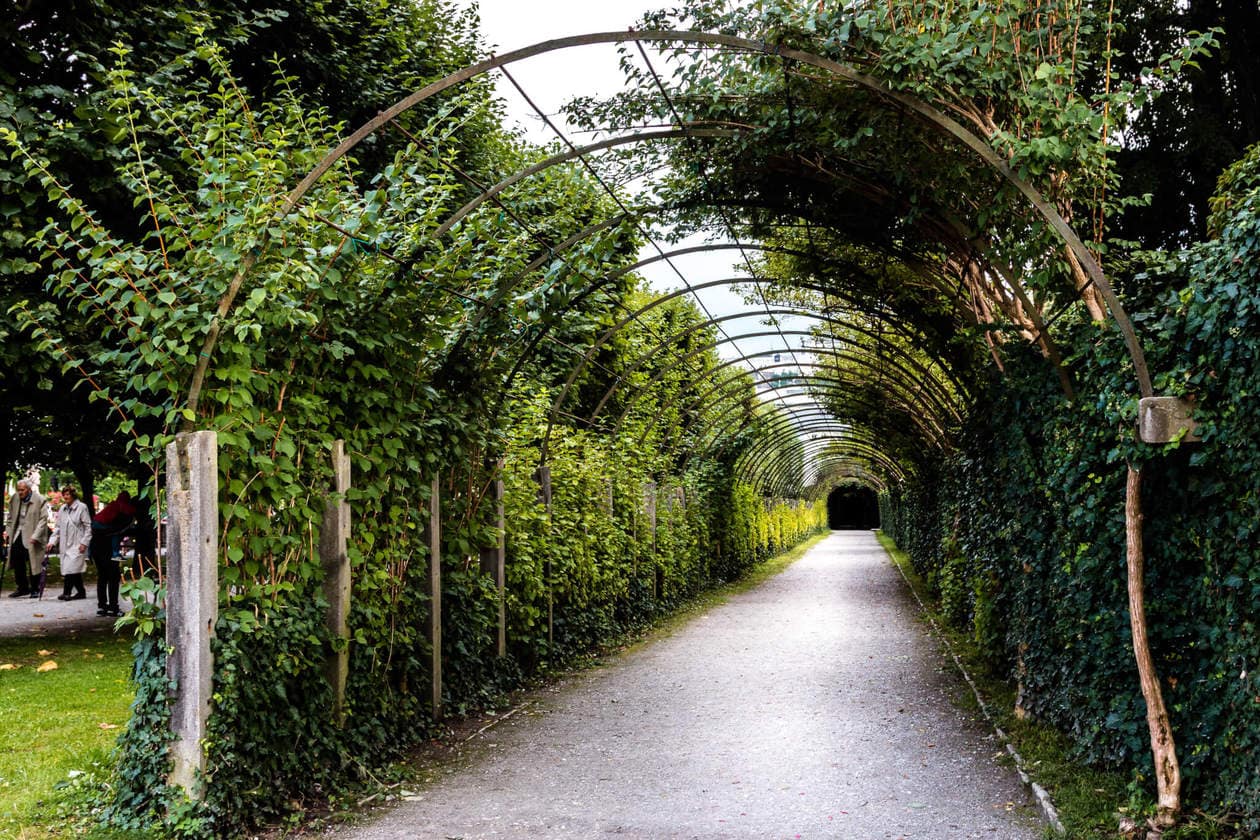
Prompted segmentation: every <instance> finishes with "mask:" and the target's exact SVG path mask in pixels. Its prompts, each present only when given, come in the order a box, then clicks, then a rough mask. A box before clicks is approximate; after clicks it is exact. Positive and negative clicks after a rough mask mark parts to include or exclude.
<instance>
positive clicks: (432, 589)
mask: <svg viewBox="0 0 1260 840" xmlns="http://www.w3.org/2000/svg"><path fill="white" fill-rule="evenodd" d="M441 493H442V489H441V485H440V483H439V480H438V479H437V478H436V477H435V478H434V479H433V484H432V485H431V487H430V491H429V526H428V528H427V532H428V542H429V645H430V647H431V648H432V651H433V654H432V659H431V667H430V671H431V674H432V677H431V684H432V695H431V698H430V700H431V706H432V709H433V717H434V719H438V718H440V717H442V499H441Z"/></svg>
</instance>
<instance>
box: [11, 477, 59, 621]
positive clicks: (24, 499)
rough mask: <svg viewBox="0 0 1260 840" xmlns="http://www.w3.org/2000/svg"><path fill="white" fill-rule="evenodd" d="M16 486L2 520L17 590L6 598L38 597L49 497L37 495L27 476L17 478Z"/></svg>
mask: <svg viewBox="0 0 1260 840" xmlns="http://www.w3.org/2000/svg"><path fill="white" fill-rule="evenodd" d="M16 487H17V489H16V490H15V491H14V493H13V495H12V496H10V497H9V515H8V516H7V517H5V520H4V530H5V533H6V534H8V539H9V563H10V564H11V565H12V566H13V577H14V579H15V580H16V581H17V590H16V591H15V592H13V593H12V594H11V595H9V597H10V598H18V597H21V596H23V595H28V596H30V597H31V598H38V597H39V573H40V570H41V569H42V568H43V565H44V550H45V549H46V548H47V547H48V500H47V499H45V498H44V497H43V496H41V495H39V491H37V490H36V489H35V488H34V487H33V486H32V485H31V482H30V480H29V479H25V478H20V479H18V481H17V485H16ZM28 571H29V572H30V577H29V578H28V577H27V572H28Z"/></svg>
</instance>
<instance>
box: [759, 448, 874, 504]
mask: <svg viewBox="0 0 1260 840" xmlns="http://www.w3.org/2000/svg"><path fill="white" fill-rule="evenodd" d="M809 457H810V459H811V461H812V462H813V465H814V466H815V468H816V469H818V470H820V471H821V470H823V469H826V468H828V467H830V466H833V465H834V464H836V463H845V464H851V465H853V466H860V467H861V468H862V470H863V471H864V472H866V473H867V474H869V475H872V476H880V484H882V485H884V486H888V481H887V479H886V478H885V477H884V475H883V473H881V472H879V471H878V470H879V468H880V467H882V466H883V465H882V464H880V463H878V462H877V461H873V460H872V459H871V458H869V457H868V456H866V455H865V454H862V453H858V452H841V453H829V452H825V451H815V452H813V453H811V454H810V455H809ZM794 471H795V467H794V465H793V464H792V463H791V462H790V461H788V460H787V459H786V458H784V457H777V458H775V459H774V460H772V461H771V462H768V463H767V465H766V466H765V467H763V468H762V469H761V470H759V471H758V473H757V474H756V476H755V477H753V478H748V479H747V480H748V481H749V482H750V484H751V485H752V486H753V487H756V488H757V489H759V490H760V491H762V492H763V494H765V495H774V494H779V495H782V494H785V493H792V494H793V495H796V496H797V497H802V494H803V493H804V492H805V491H806V490H807V489H808V488H810V487H814V486H816V485H817V483H818V482H817V480H814V481H812V482H810V483H806V481H805V478H804V474H802V475H801V476H800V478H799V480H798V479H797V477H796V476H795V474H794Z"/></svg>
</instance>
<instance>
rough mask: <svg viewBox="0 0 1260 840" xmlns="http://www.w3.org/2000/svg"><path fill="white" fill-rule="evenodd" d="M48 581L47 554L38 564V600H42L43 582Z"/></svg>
mask: <svg viewBox="0 0 1260 840" xmlns="http://www.w3.org/2000/svg"><path fill="white" fill-rule="evenodd" d="M47 581H48V555H44V561H43V562H42V563H40V565H39V600H41V601H42V600H44V584H45V583H46V582H47Z"/></svg>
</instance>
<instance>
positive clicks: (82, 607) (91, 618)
mask: <svg viewBox="0 0 1260 840" xmlns="http://www.w3.org/2000/svg"><path fill="white" fill-rule="evenodd" d="M12 574H13V573H12V572H11V571H10V572H9V573H8V574H7V575H6V576H5V583H6V585H7V588H6V589H5V590H4V591H3V592H0V638H5V639H11V638H15V637H19V636H65V635H72V634H74V633H78V632H82V631H84V630H93V629H97V628H101V627H113V626H114V622H115V621H117V620H118V619H115V618H109V617H106V616H98V615H97V614H96V584H95V582H89V583H88V586H87V590H88V593H87V598H86V599H84V600H82V601H58V600H57V596H58V595H60V594H61V579H60V578H57V579H56V580H51V579H50V580H49V582H48V586H47V588H46V589H45V590H44V597H43V599H42V600H38V599H33V598H10V597H9V593H10V592H12V591H13V578H12ZM122 606H123V609H126V608H127V606H128V604H127V602H126V601H125V600H124V601H123V605H122Z"/></svg>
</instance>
